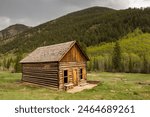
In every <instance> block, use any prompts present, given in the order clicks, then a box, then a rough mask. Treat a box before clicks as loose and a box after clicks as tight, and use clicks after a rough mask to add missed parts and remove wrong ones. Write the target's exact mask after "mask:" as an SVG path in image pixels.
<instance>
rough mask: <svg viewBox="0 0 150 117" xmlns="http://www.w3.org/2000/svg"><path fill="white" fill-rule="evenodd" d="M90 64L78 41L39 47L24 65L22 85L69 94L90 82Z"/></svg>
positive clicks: (26, 58) (22, 62)
mask: <svg viewBox="0 0 150 117" xmlns="http://www.w3.org/2000/svg"><path fill="white" fill-rule="evenodd" d="M88 60H89V58H88V56H87V55H86V53H85V52H84V51H83V50H82V49H81V47H80V45H79V44H78V43H77V42H76V41H70V42H65V43H60V44H55V45H50V46H44V47H39V48H37V49H36V50H34V51H33V52H31V53H30V54H29V55H28V56H27V57H25V58H24V59H23V60H21V61H20V63H21V64H22V81H23V82H29V83H34V84H38V85H43V86H48V87H51V88H55V89H60V90H68V89H71V88H73V87H74V86H78V85H83V84H84V83H86V82H87V74H86V65H87V61H88Z"/></svg>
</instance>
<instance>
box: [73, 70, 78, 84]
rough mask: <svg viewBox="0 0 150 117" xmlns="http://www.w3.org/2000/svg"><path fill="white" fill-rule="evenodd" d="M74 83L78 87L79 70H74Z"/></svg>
mask: <svg viewBox="0 0 150 117" xmlns="http://www.w3.org/2000/svg"><path fill="white" fill-rule="evenodd" d="M73 83H74V85H78V78H77V69H73Z"/></svg>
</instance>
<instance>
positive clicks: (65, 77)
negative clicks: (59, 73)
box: [63, 70, 69, 84]
mask: <svg viewBox="0 0 150 117" xmlns="http://www.w3.org/2000/svg"><path fill="white" fill-rule="evenodd" d="M65 71H67V75H66V76H65ZM63 78H64V84H67V83H68V81H69V80H68V70H63ZM65 79H67V80H66V81H67V82H65Z"/></svg>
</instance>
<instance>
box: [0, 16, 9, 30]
mask: <svg viewBox="0 0 150 117" xmlns="http://www.w3.org/2000/svg"><path fill="white" fill-rule="evenodd" d="M10 24H11V21H10V18H8V17H3V16H1V17H0V30H2V29H3V28H6V27H8V26H9V25H10Z"/></svg>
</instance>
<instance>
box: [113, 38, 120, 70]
mask: <svg viewBox="0 0 150 117" xmlns="http://www.w3.org/2000/svg"><path fill="white" fill-rule="evenodd" d="M112 62H113V68H114V70H115V71H117V72H120V66H121V49H120V45H119V42H118V41H117V42H116V43H115V46H114V51H113V57H112Z"/></svg>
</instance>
